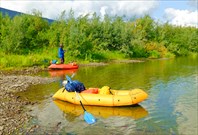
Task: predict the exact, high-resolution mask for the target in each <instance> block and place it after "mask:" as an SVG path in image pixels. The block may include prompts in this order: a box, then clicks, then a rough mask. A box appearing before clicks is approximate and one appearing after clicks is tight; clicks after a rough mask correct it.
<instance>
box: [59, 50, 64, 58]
mask: <svg viewBox="0 0 198 135" xmlns="http://www.w3.org/2000/svg"><path fill="white" fill-rule="evenodd" d="M58 57H59V58H64V50H63V48H61V47H60V48H59V49H58Z"/></svg>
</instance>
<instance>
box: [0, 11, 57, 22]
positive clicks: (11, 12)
mask: <svg viewBox="0 0 198 135" xmlns="http://www.w3.org/2000/svg"><path fill="white" fill-rule="evenodd" d="M0 12H2V14H3V15H6V14H8V15H9V16H10V18H14V17H15V16H16V15H21V14H24V13H21V12H18V11H13V10H9V9H5V8H1V7H0ZM43 19H45V20H47V21H48V22H49V23H52V22H53V21H54V20H52V19H48V18H43Z"/></svg>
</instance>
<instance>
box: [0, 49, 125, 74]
mask: <svg viewBox="0 0 198 135" xmlns="http://www.w3.org/2000/svg"><path fill="white" fill-rule="evenodd" d="M49 50H50V51H49ZM69 54H70V55H69ZM123 59H126V58H125V56H124V55H123V54H121V53H119V52H109V51H108V52H107V51H103V52H98V53H95V54H93V55H91V56H87V57H86V58H85V59H83V60H82V59H79V58H75V57H72V55H71V52H66V53H65V63H69V62H74V61H75V62H77V63H79V64H86V63H90V62H107V61H110V60H123ZM51 60H58V61H59V58H58V57H57V49H52V50H51V49H46V50H45V51H38V52H34V53H31V54H28V55H16V54H5V53H4V52H0V70H12V69H21V68H25V67H33V66H39V67H42V68H46V67H48V66H49V65H50V61H51Z"/></svg>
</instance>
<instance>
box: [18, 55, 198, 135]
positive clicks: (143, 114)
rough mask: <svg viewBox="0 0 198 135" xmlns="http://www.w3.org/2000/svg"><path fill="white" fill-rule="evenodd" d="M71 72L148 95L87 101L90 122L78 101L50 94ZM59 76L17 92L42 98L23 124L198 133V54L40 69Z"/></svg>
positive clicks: (109, 132)
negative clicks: (134, 101)
mask: <svg viewBox="0 0 198 135" xmlns="http://www.w3.org/2000/svg"><path fill="white" fill-rule="evenodd" d="M73 73H75V76H74V78H73V79H74V80H79V81H81V82H83V83H84V85H85V86H86V87H87V88H88V87H99V88H100V87H102V86H104V85H107V86H110V87H111V88H112V89H133V88H141V89H143V90H144V91H145V92H147V93H148V95H149V97H148V99H147V100H145V101H143V102H141V103H140V104H139V105H137V106H130V107H97V106H85V108H86V110H87V111H88V112H89V113H91V114H92V115H93V116H94V117H95V118H96V119H97V122H96V123H95V124H93V125H88V124H87V123H86V122H85V121H84V119H83V114H84V113H83V109H82V108H81V106H79V105H73V104H70V103H67V102H61V101H56V100H55V101H54V100H53V99H52V98H51V96H52V95H53V94H54V93H55V92H56V91H57V90H58V89H59V88H60V87H61V81H62V80H63V79H64V78H65V75H66V74H67V75H72V74H73ZM39 75H42V76H49V77H57V78H58V81H57V82H54V83H52V84H47V85H36V86H32V87H30V88H29V90H28V91H27V92H25V93H21V95H22V96H25V97H26V98H28V99H29V100H32V101H38V102H40V104H39V105H36V106H34V107H32V111H31V112H30V113H31V115H33V116H35V118H34V119H32V120H31V121H30V123H28V124H26V127H27V128H28V126H31V125H38V126H39V128H38V129H37V130H36V131H34V132H35V134H46V133H52V134H68V135H76V134H83V135H89V134H90V135H122V134H126V135H131V134H138V135H141V134H152V135H153V134H154V135H155V134H156V135H167V134H171V135H180V134H182V135H183V134H184V135H197V134H198V115H197V113H198V107H197V106H198V96H197V95H198V59H197V57H185V58H184V57H182V58H175V59H160V60H147V61H145V62H140V63H116V64H115V63H111V64H108V65H105V66H93V67H80V68H79V69H78V70H76V71H71V70H70V71H57V72H43V73H40V74H39Z"/></svg>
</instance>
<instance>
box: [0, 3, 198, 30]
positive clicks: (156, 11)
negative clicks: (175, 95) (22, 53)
mask: <svg viewBox="0 0 198 135" xmlns="http://www.w3.org/2000/svg"><path fill="white" fill-rule="evenodd" d="M0 6H1V7H2V8H6V9H10V10H15V11H19V12H23V13H31V12H32V10H33V9H36V10H39V11H40V12H42V16H43V17H47V18H50V19H57V18H58V17H60V14H61V12H62V11H64V10H65V11H66V13H68V12H69V10H70V9H71V8H72V9H73V10H74V13H75V16H79V15H84V14H87V13H94V12H96V13H97V14H98V15H100V16H101V18H103V16H104V15H105V14H108V15H113V16H114V15H118V16H123V15H125V16H126V17H127V18H131V17H133V16H134V15H135V16H143V15H145V14H149V15H150V16H151V17H152V18H153V19H155V20H156V21H157V20H158V21H160V22H166V21H169V23H171V24H174V25H182V26H195V27H197V28H198V9H197V7H198V0H147V1H144V0H136V1H135V0H32V1H30V0H22V1H20V0H1V1H0Z"/></svg>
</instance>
